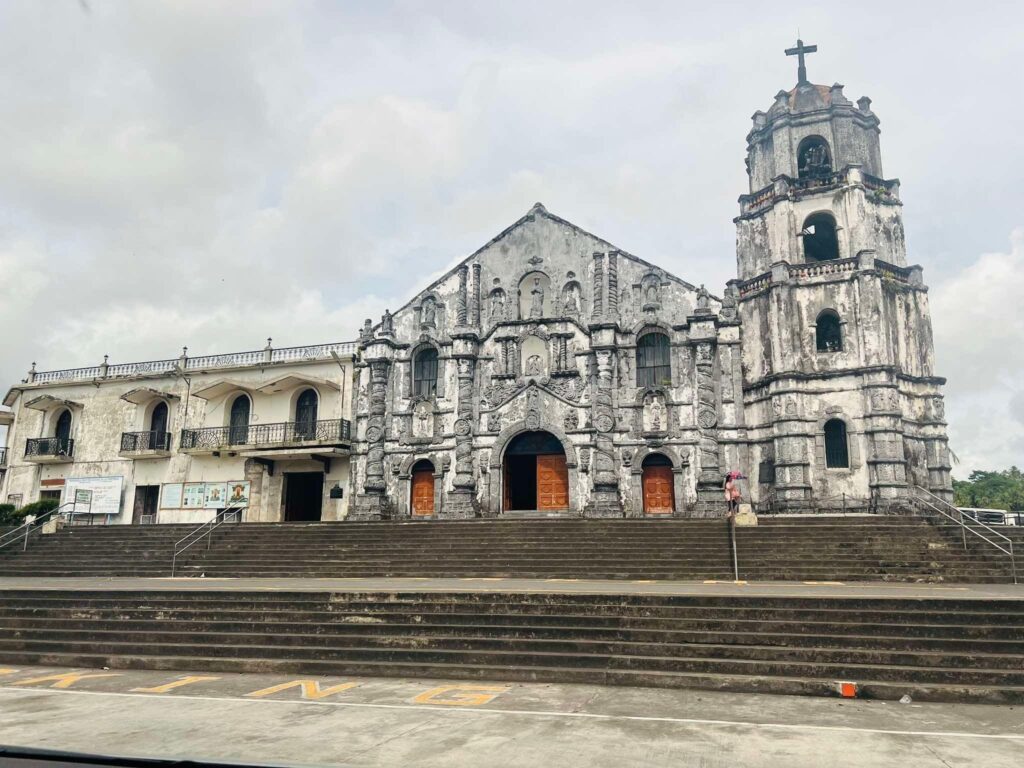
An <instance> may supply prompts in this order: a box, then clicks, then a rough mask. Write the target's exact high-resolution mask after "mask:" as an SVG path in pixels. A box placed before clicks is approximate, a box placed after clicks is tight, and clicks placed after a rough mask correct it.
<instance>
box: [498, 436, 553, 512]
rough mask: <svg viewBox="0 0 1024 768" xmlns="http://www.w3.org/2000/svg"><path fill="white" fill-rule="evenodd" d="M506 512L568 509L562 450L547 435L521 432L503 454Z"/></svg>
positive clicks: (504, 506) (504, 503)
mask: <svg viewBox="0 0 1024 768" xmlns="http://www.w3.org/2000/svg"><path fill="white" fill-rule="evenodd" d="M503 477H504V494H503V495H504V498H503V504H502V508H503V509H504V510H505V511H516V510H537V511H539V512H548V511H554V510H564V509H568V508H569V472H568V468H567V467H566V461H565V450H564V449H563V448H562V444H561V443H560V442H559V441H558V438H557V437H555V436H554V435H552V434H551V433H550V432H540V431H538V432H524V433H522V434H521V435H519V436H517V437H516V438H515V439H514V440H512V442H511V443H509V446H508V448H507V449H506V450H505V460H504V466H503Z"/></svg>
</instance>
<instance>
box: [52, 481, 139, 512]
mask: <svg viewBox="0 0 1024 768" xmlns="http://www.w3.org/2000/svg"><path fill="white" fill-rule="evenodd" d="M123 484H124V478H123V477H122V476H120V475H118V476H116V477H69V478H68V479H67V480H66V481H65V482H64V496H63V499H62V501H63V503H65V504H66V503H67V502H69V501H74V500H75V498H76V497H77V494H78V491H79V490H83V491H91V492H92V506H91V507H90V509H89V512H90V513H91V514H93V515H108V516H110V517H117V516H118V515H120V514H121V486H122V485H123Z"/></svg>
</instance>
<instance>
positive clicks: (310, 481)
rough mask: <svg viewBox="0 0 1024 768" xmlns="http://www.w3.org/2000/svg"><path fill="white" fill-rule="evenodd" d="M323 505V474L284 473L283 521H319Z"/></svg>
mask: <svg viewBox="0 0 1024 768" xmlns="http://www.w3.org/2000/svg"><path fill="white" fill-rule="evenodd" d="M323 504H324V474H323V472H286V473H285V476H284V519H285V520H286V521H288V522H313V521H317V520H319V519H320V515H321V512H322V511H323Z"/></svg>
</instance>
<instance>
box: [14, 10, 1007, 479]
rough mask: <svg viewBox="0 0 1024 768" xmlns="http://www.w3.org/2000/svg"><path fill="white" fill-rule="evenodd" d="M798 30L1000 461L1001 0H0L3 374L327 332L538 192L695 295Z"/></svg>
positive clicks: (486, 233)
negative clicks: (833, 93)
mask: <svg viewBox="0 0 1024 768" xmlns="http://www.w3.org/2000/svg"><path fill="white" fill-rule="evenodd" d="M798 28H799V29H800V31H801V33H802V36H803V38H804V40H805V41H807V42H809V43H817V44H818V46H819V48H820V50H819V52H818V53H816V54H814V55H812V56H810V57H809V58H808V69H809V74H810V78H811V80H813V81H814V82H818V83H825V84H831V83H833V82H840V83H844V84H845V85H846V94H847V96H848V97H849V98H851V99H854V100H855V99H856V98H858V97H859V96H861V95H865V94H866V95H869V96H871V97H872V99H873V100H874V103H873V109H874V110H875V111H876V112H877V114H878V115H879V116H880V118H881V120H882V151H883V158H884V169H885V175H886V176H887V177H899V178H900V179H901V181H902V186H901V192H902V197H903V201H904V203H905V208H904V214H905V221H906V228H907V238H908V246H909V259H910V262H911V263H919V264H921V265H923V266H924V270H925V272H924V274H925V280H926V281H927V282H928V284H929V285H930V286H931V302H932V312H933V320H934V325H935V336H936V347H937V357H938V373H939V374H940V375H944V376H947V377H948V378H949V386H948V388H947V395H948V397H947V408H946V413H947V417H948V419H949V421H950V434H951V438H952V443H951V446H952V448H953V450H954V451H955V452H956V454H957V455H958V456H959V458H960V460H961V464H960V465H959V466H958V467H956V468H955V470H954V474H956V475H958V476H960V477H964V476H966V474H967V472H968V471H969V470H970V469H975V468H1002V467H1006V466H1009V465H1010V464H1013V463H1016V464H1018V465H1021V464H1024V455H1022V454H1024V310H1022V308H1021V300H1022V297H1024V173H1022V171H1024V139H1022V136H1024V131H1022V118H1024V103H1022V99H1021V96H1020V94H1021V82H1020V73H1021V68H1022V60H1024V56H1022V54H1024V42H1022V41H1024V10H1021V9H1020V7H1019V5H1017V4H1015V3H1011V2H1006V3H986V2H975V3H963V2H959V3H941V2H931V3H929V4H928V6H927V13H922V12H921V7H920V6H919V5H918V4H917V3H893V2H891V0H890V1H888V2H883V3H873V2H866V1H865V0H861V2H858V3H849V2H842V3H828V2H814V3H804V2H785V3H764V2H745V3H740V2H735V3H732V2H717V3H709V2H706V1H702V2H681V1H680V0H676V1H675V2H665V3H659V2H618V3H602V2H597V1H596V0H586V2H559V1H558V0H544V1H543V2H527V1H525V0H517V2H514V3H512V2H506V3H498V2H484V1H483V0H476V1H475V2H443V1H442V0H431V1H430V2H399V3H386V2H365V3H362V2H340V1H339V2H322V3H318V2H283V1H281V2H238V1H237V0H232V1H231V2H215V1H214V0H202V1H201V2H182V0H175V2H167V3H160V2H152V1H149V2H129V0H122V1H121V2H107V1H105V0H26V1H25V2H16V1H15V0H5V1H4V2H3V3H2V5H0V94H2V96H0V146H2V148H3V150H2V152H0V383H2V385H6V384H8V383H11V384H13V383H16V382H17V381H19V380H20V379H21V378H22V377H23V376H24V375H25V372H26V370H27V369H28V367H29V365H30V364H31V362H32V361H33V360H35V361H37V363H38V365H39V368H40V370H44V369H53V368H64V367H73V366H80V365H94V364H98V363H99V362H100V361H101V360H102V357H103V355H104V354H109V355H110V359H111V362H126V361H131V360H148V359H160V358H168V357H175V356H177V355H178V354H179V352H180V351H181V347H182V346H183V345H188V347H189V349H190V351H191V352H192V353H193V354H203V353H213V352H223V351H232V350H243V349H258V348H261V347H262V346H263V345H264V344H265V340H266V337H268V336H272V337H273V338H274V344H275V346H288V345H298V344H307V343H309V344H312V343H319V342H324V341H334V340H343V339H352V338H354V337H355V335H356V332H357V329H358V326H359V324H360V322H361V320H362V318H364V317H367V316H373V317H374V318H375V319H376V318H378V317H379V315H380V314H381V312H382V311H383V310H384V309H385V307H391V308H395V307H397V306H398V305H400V304H401V303H403V302H404V301H405V300H406V299H407V298H408V297H409V296H410V295H411V294H412V293H413V292H414V291H415V290H416V289H417V288H419V287H420V286H422V285H423V284H424V283H425V282H426V281H427V280H429V279H430V277H431V276H433V275H436V274H437V273H439V272H441V271H443V270H444V269H445V268H446V267H447V266H449V265H450V264H451V263H453V262H454V261H456V260H458V259H460V258H462V257H464V256H466V255H468V254H469V253H471V252H472V251H473V250H475V249H476V248H477V247H478V246H479V245H481V244H482V243H484V242H485V241H486V240H488V239H489V238H490V237H492V236H493V235H494V234H496V233H498V232H499V231H501V230H502V229H503V228H504V227H506V226H508V225H509V224H510V223H512V222H513V221H515V220H516V219H517V218H519V217H520V216H522V215H523V214H524V213H525V212H526V211H527V209H528V208H529V207H530V206H531V205H532V204H533V203H534V202H536V201H542V202H543V203H544V204H545V205H546V206H547V207H548V209H549V210H550V211H552V212H553V213H556V214H558V215H560V216H562V217H564V218H567V219H569V220H571V221H573V222H575V223H577V224H579V225H580V226H583V227H584V228H586V229H588V230H590V231H592V232H594V233H595V234H598V235H600V236H602V237H604V238H605V239H607V240H609V241H611V242H613V243H615V244H616V245H618V246H619V247H621V248H624V249H625V250H628V251H630V252H632V253H635V254H637V255H639V256H641V257H643V258H645V259H648V260H650V261H653V262H655V263H657V264H660V265H662V266H664V267H665V268H666V269H668V270H670V271H672V272H674V273H676V274H678V275H679V276H681V277H683V278H684V279H686V280H689V281H690V282H692V283H707V284H708V286H709V287H712V288H713V292H716V293H720V291H721V288H722V287H723V286H724V283H725V281H726V280H727V279H728V278H729V277H731V276H732V275H733V273H734V270H735V252H734V228H733V224H732V218H733V216H735V215H736V213H737V204H736V197H737V196H738V195H739V194H740V193H742V192H744V191H746V175H745V173H744V170H743V157H744V149H745V141H744V137H745V135H746V133H747V131H748V129H749V127H750V116H751V114H752V113H753V112H754V110H756V109H767V108H768V107H769V106H770V105H771V103H772V97H773V95H774V94H775V93H776V92H777V91H778V90H779V89H782V88H786V89H788V88H790V87H792V85H793V84H794V83H795V81H796V72H795V69H796V67H795V61H794V60H793V59H792V58H788V59H787V58H786V57H785V56H783V54H782V50H783V49H784V48H785V47H787V46H788V45H792V44H793V43H794V41H795V38H796V35H797V29H798Z"/></svg>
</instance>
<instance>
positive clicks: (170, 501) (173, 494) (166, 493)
mask: <svg viewBox="0 0 1024 768" xmlns="http://www.w3.org/2000/svg"><path fill="white" fill-rule="evenodd" d="M184 490H185V486H184V485H183V484H181V483H164V485H163V488H161V489H160V509H181V496H182V493H183V492H184Z"/></svg>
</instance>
